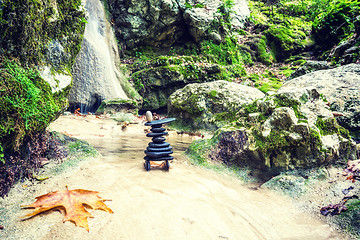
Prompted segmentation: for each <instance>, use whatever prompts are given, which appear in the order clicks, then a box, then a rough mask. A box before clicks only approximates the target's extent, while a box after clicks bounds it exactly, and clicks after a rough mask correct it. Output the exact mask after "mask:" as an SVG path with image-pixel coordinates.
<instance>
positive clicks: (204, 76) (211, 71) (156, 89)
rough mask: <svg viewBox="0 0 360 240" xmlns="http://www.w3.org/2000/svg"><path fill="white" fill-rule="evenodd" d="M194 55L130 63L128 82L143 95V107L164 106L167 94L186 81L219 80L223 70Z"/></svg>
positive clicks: (156, 107) (155, 107) (148, 108)
mask: <svg viewBox="0 0 360 240" xmlns="http://www.w3.org/2000/svg"><path fill="white" fill-rule="evenodd" d="M199 61H201V60H199V59H197V57H185V56H183V57H181V56H177V57H158V58H156V59H154V60H152V61H151V62H150V63H146V64H145V65H144V64H139V65H136V64H135V65H136V66H133V73H132V75H131V81H132V82H133V83H134V85H135V87H136V90H137V91H138V92H139V93H140V95H141V96H142V97H143V99H144V101H143V105H142V109H147V110H155V109H159V108H163V107H166V106H167V101H168V98H169V96H170V95H171V94H172V93H173V92H175V91H176V90H178V89H181V88H183V87H185V86H186V85H187V84H189V83H202V82H210V81H215V80H220V79H222V74H223V72H225V71H226V69H225V68H224V67H222V66H220V65H218V64H211V63H206V62H204V61H205V60H203V61H201V63H199Z"/></svg>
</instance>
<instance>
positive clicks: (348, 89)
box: [279, 64, 360, 138]
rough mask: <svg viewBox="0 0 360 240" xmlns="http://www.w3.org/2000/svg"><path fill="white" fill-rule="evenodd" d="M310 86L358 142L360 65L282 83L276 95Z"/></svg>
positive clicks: (314, 73)
mask: <svg viewBox="0 0 360 240" xmlns="http://www.w3.org/2000/svg"><path fill="white" fill-rule="evenodd" d="M306 86H312V87H313V88H315V89H316V90H317V91H318V92H319V93H320V94H321V95H322V96H323V97H324V100H326V101H328V102H329V104H330V108H331V110H333V111H335V112H338V113H341V114H340V115H343V116H338V117H337V118H336V119H337V121H338V122H339V124H340V125H341V126H343V127H345V128H346V129H348V130H349V131H351V133H352V134H353V135H355V136H356V137H357V138H360V94H359V93H360V65H359V64H349V65H345V66H342V67H338V68H334V69H330V70H320V71H315V72H312V73H308V74H305V75H303V76H300V77H297V78H294V79H292V80H290V81H287V82H285V83H284V85H283V86H282V87H281V88H280V89H279V93H281V92H286V91H288V90H287V89H288V88H291V87H295V88H302V87H306Z"/></svg>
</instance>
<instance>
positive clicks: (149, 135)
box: [146, 132, 168, 137]
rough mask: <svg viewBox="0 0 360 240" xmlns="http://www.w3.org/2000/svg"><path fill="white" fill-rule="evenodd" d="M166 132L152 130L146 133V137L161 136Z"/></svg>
mask: <svg viewBox="0 0 360 240" xmlns="http://www.w3.org/2000/svg"><path fill="white" fill-rule="evenodd" d="M167 134H168V132H157V133H155V132H152V133H148V134H146V136H147V137H161V136H164V135H167Z"/></svg>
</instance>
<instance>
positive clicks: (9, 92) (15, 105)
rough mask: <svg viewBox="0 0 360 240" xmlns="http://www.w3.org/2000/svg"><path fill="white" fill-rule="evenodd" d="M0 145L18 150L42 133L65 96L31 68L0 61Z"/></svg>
mask: <svg viewBox="0 0 360 240" xmlns="http://www.w3.org/2000/svg"><path fill="white" fill-rule="evenodd" d="M0 82H1V85H0V124H1V125H0V126H1V128H0V144H1V145H2V147H3V149H4V151H5V152H6V151H10V150H19V147H20V146H21V145H22V141H23V139H24V137H25V136H29V137H31V136H32V135H33V134H35V133H37V132H39V131H43V130H44V129H45V128H46V127H47V125H48V124H49V123H50V122H51V121H53V120H54V119H55V118H56V117H57V114H58V112H59V111H60V110H61V109H62V108H63V107H64V106H65V104H66V98H65V95H66V92H67V91H64V92H63V93H55V94H52V92H51V88H50V86H49V84H48V83H47V82H45V81H44V80H43V79H42V78H41V77H40V75H39V73H38V71H37V70H35V69H33V68H26V67H25V68H24V67H22V66H21V65H20V64H19V63H18V62H17V61H15V60H9V59H6V58H2V59H0Z"/></svg>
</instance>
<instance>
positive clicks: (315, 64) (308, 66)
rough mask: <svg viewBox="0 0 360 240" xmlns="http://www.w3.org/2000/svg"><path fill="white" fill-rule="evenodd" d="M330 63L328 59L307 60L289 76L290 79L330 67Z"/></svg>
mask: <svg viewBox="0 0 360 240" xmlns="http://www.w3.org/2000/svg"><path fill="white" fill-rule="evenodd" d="M329 68H330V64H329V63H328V62H326V61H306V62H305V64H304V65H302V66H301V67H299V68H298V69H296V70H295V71H294V72H293V73H291V75H290V76H289V77H288V80H290V79H293V78H296V77H300V76H302V75H305V74H307V73H310V72H315V71H318V70H324V69H329Z"/></svg>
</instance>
